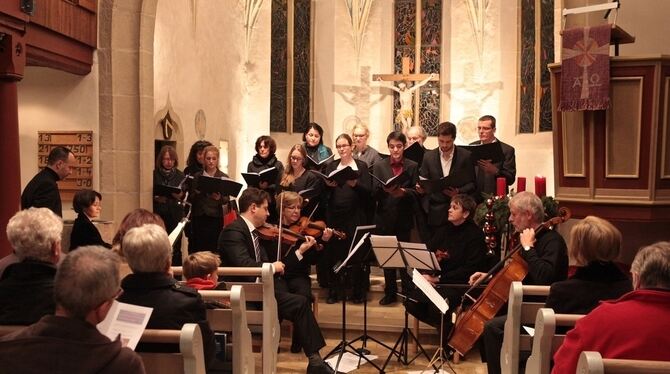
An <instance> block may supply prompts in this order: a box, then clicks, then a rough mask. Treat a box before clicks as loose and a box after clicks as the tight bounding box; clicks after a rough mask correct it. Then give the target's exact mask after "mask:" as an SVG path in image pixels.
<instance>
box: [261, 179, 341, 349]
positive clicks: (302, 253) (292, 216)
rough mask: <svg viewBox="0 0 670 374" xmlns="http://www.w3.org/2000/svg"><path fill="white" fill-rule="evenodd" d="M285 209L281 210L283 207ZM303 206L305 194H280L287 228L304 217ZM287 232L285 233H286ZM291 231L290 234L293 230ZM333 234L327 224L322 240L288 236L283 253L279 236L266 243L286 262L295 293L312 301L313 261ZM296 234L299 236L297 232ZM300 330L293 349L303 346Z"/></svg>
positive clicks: (274, 255)
mask: <svg viewBox="0 0 670 374" xmlns="http://www.w3.org/2000/svg"><path fill="white" fill-rule="evenodd" d="M280 206H282V207H283V211H282V212H279V209H280V208H279V207H280ZM300 207H302V197H301V196H300V195H298V194H297V193H295V192H292V191H284V192H282V193H281V194H279V195H278V196H277V211H278V213H279V214H281V216H282V217H281V221H282V226H283V227H285V228H288V227H290V226H291V225H294V224H295V223H297V222H298V221H299V220H300ZM284 235H287V234H282V236H284ZM289 235H290V234H289ZM332 235H333V230H332V229H330V228H326V229H325V230H323V234H322V235H321V237H320V238H319V239H318V240H315V239H314V238H313V237H311V236H305V238H304V239H301V238H296V241H295V243H293V244H290V243H288V242H287V241H286V240H283V241H282V245H281V248H280V250H281V255H279V256H277V252H276V249H277V247H278V245H277V240H275V241H273V242H272V243H269V244H268V245H265V246H264V248H268V249H269V250H270V251H274V252H273V253H268V256H270V260H271V261H272V260H274V259H278V260H279V261H282V262H283V263H284V276H283V278H284V280H286V285H287V286H288V290H289V292H291V293H295V294H299V295H302V296H305V297H306V298H307V299H308V300H310V301H311V302H314V298H313V297H312V279H311V278H310V277H309V275H310V273H311V267H312V265H316V264H317V262H318V260H319V258H320V257H321V255H322V253H323V252H322V250H323V243H325V242H328V241H329V240H330V238H331V237H332ZM294 238H295V236H294ZM297 336H298V335H297V334H293V341H292V343H291V352H293V353H298V352H300V351H301V350H302V344H301V343H300V342H299V341H298V340H297Z"/></svg>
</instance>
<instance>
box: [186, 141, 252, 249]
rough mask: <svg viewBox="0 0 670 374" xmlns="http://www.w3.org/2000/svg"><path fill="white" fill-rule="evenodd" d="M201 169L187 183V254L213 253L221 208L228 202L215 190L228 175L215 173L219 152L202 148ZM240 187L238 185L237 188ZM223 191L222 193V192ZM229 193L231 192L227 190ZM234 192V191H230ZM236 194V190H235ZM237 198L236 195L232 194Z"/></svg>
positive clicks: (221, 214)
mask: <svg viewBox="0 0 670 374" xmlns="http://www.w3.org/2000/svg"><path fill="white" fill-rule="evenodd" d="M203 158H204V168H203V170H202V171H200V172H197V173H195V175H194V180H193V183H192V184H191V196H190V199H191V204H193V207H192V210H191V221H192V225H191V229H192V235H191V236H190V237H189V243H188V252H189V253H193V252H197V251H215V250H216V245H217V240H218V239H219V233H220V232H221V229H222V227H223V205H224V204H226V203H228V195H227V194H226V192H223V191H221V192H220V191H217V190H218V187H217V185H218V184H219V183H220V182H219V183H217V181H216V179H218V181H222V179H221V177H225V178H227V177H228V176H227V175H226V174H225V173H224V172H222V171H221V170H219V149H218V148H216V147H215V146H207V147H205V148H204V149H203ZM240 187H241V185H240ZM222 192H223V193H222ZM227 192H228V193H231V191H227ZM232 192H234V191H232ZM238 193H239V189H238ZM234 196H237V193H235V194H234Z"/></svg>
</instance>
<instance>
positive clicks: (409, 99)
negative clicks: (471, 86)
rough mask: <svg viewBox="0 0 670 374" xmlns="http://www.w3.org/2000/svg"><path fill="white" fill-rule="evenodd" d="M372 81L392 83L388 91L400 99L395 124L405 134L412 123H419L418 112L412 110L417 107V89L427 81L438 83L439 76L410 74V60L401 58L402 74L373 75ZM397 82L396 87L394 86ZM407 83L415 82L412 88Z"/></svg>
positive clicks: (418, 96) (418, 97)
mask: <svg viewBox="0 0 670 374" xmlns="http://www.w3.org/2000/svg"><path fill="white" fill-rule="evenodd" d="M417 70H418V69H417ZM372 79H373V80H376V81H385V82H393V85H391V86H389V88H390V89H392V90H393V91H395V92H397V93H398V95H399V99H400V109H399V110H398V114H397V115H396V117H395V122H396V123H398V124H400V125H401V126H402V131H403V132H406V131H407V129H408V128H409V127H411V126H412V122H414V123H416V124H418V125H419V126H420V125H421V124H420V123H419V111H418V110H417V111H416V112H415V111H414V110H413V108H414V106H416V107H417V108H418V107H419V103H420V98H421V97H420V95H419V88H420V87H421V86H423V85H425V84H426V83H428V82H429V81H439V80H440V75H439V74H432V73H431V74H421V73H418V74H410V58H409V57H403V58H402V72H401V73H400V74H374V75H373V76H372ZM395 82H398V87H396V86H395ZM409 82H416V83H415V84H414V85H413V86H412V87H409V88H408V87H407V85H408V84H409Z"/></svg>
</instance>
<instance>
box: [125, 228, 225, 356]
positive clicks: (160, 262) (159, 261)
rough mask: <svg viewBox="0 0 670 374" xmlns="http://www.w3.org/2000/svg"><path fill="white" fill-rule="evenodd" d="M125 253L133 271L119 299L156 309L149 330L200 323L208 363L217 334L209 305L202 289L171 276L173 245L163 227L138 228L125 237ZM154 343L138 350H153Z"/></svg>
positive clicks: (131, 230)
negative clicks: (207, 308) (200, 290)
mask: <svg viewBox="0 0 670 374" xmlns="http://www.w3.org/2000/svg"><path fill="white" fill-rule="evenodd" d="M122 248H123V253H124V255H125V256H126V260H127V261H128V265H130V268H131V269H132V271H133V274H129V275H127V276H126V277H125V278H123V281H122V282H121V287H122V288H123V295H121V296H120V297H119V301H121V302H124V303H129V304H135V305H141V306H146V307H150V308H154V310H153V312H152V313H151V318H150V319H149V323H148V324H147V328H149V329H175V330H176V329H181V328H182V326H183V325H184V324H185V323H197V324H198V325H200V331H201V332H202V338H203V343H204V350H205V363H206V364H207V365H209V363H210V362H211V359H212V358H213V357H214V353H215V345H214V335H213V334H212V330H211V329H210V328H209V324H208V323H207V316H206V307H205V304H204V303H203V301H202V298H201V297H200V295H199V294H198V291H196V290H194V289H192V288H190V287H185V286H182V285H180V284H178V283H177V281H176V280H175V279H174V278H173V277H172V275H171V268H170V266H171V261H172V246H171V245H170V240H169V239H168V235H167V232H166V231H165V229H164V228H163V227H160V226H158V225H155V224H146V225H142V226H140V227H135V228H132V229H130V230H128V232H127V233H126V234H125V236H124V237H123V244H122ZM154 349H155V347H154V346H152V345H151V344H140V345H138V350H140V351H143V350H146V351H151V350H154Z"/></svg>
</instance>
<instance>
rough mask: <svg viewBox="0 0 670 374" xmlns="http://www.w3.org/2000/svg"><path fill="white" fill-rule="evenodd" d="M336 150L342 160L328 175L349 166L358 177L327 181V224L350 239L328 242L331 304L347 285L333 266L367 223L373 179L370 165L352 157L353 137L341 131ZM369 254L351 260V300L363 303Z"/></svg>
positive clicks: (368, 280)
mask: <svg viewBox="0 0 670 374" xmlns="http://www.w3.org/2000/svg"><path fill="white" fill-rule="evenodd" d="M335 145H336V148H337V152H338V154H339V155H340V159H339V160H335V161H333V162H331V163H330V164H328V166H327V167H326V170H325V174H329V173H331V172H333V171H334V170H336V169H342V168H345V167H347V166H349V167H351V168H352V169H353V170H355V171H357V172H358V173H357V174H358V178H356V179H351V180H348V181H346V182H345V183H343V184H342V185H338V184H337V182H334V181H329V180H326V182H325V183H326V185H327V186H328V189H327V190H328V211H327V217H326V222H327V223H328V226H330V227H332V228H334V229H337V230H339V231H342V232H344V233H345V234H346V235H347V237H348V238H349V239H348V240H337V241H332V242H330V243H329V244H328V249H327V250H326V253H325V259H324V261H325V263H326V270H327V271H328V286H329V291H328V299H327V300H326V302H327V303H328V304H332V303H335V302H337V301H338V299H339V296H340V295H338V291H340V290H338V288H339V287H342V290H343V289H344V288H345V285H341V284H339V282H338V277H337V276H336V274H335V273H334V272H333V266H335V264H336V263H337V262H339V261H342V260H344V259H345V258H346V257H347V250H348V249H349V248H350V245H351V240H353V236H354V232H355V231H356V226H360V225H363V224H366V223H367V222H366V221H367V212H366V206H367V205H366V202H367V201H368V200H369V199H370V198H371V196H370V192H371V191H370V187H371V181H370V179H371V178H372V177H370V172H369V170H368V165H367V164H366V163H365V162H364V161H361V160H356V159H354V157H353V140H352V139H351V137H350V136H349V135H348V134H341V135H339V136H338V137H337V139H336V141H335ZM365 255H366V253H364V252H361V253H360V254H359V253H357V254H356V257H355V258H353V259H352V260H351V261H352V262H351V263H352V265H353V267H352V271H351V273H350V274H351V275H352V276H351V278H350V279H351V280H352V288H353V295H352V301H353V302H354V303H355V304H357V303H362V302H363V298H364V297H365V291H367V288H368V284H369V282H370V270H369V268H368V267H367V266H364V263H363V262H364V261H365V259H364V257H365Z"/></svg>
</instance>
